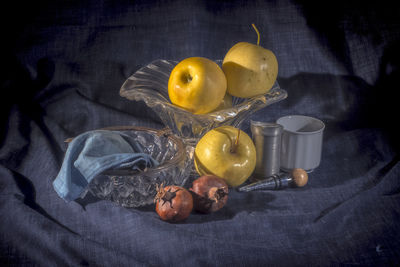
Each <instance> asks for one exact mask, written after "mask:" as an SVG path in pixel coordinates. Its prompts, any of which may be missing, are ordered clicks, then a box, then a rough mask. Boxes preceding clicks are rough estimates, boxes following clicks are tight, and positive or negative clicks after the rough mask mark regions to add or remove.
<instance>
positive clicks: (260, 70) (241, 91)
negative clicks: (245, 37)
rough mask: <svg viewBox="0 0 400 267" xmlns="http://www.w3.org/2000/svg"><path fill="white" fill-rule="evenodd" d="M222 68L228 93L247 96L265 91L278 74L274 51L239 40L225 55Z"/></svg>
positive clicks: (269, 87)
mask: <svg viewBox="0 0 400 267" xmlns="http://www.w3.org/2000/svg"><path fill="white" fill-rule="evenodd" d="M222 70H223V71H224V73H225V76H226V80H227V82H228V88H227V90H228V92H229V94H231V95H233V96H236V97H242V98H249V97H253V96H256V95H261V94H265V93H267V92H268V91H269V90H270V89H271V88H272V86H273V85H274V83H275V80H276V78H277V76H278V61H277V59H276V57H275V55H274V53H273V52H272V51H270V50H268V49H265V48H263V47H261V46H259V45H255V44H251V43H247V42H240V43H237V44H235V45H234V46H233V47H232V48H231V49H229V51H228V53H227V54H226V55H225V58H224V61H223V63H222Z"/></svg>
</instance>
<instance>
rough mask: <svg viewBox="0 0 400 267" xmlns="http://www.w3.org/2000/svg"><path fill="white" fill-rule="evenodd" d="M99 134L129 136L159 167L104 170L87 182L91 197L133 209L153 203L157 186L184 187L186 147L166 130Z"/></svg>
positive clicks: (135, 129) (121, 128) (132, 128)
mask: <svg viewBox="0 0 400 267" xmlns="http://www.w3.org/2000/svg"><path fill="white" fill-rule="evenodd" d="M102 130H110V131H118V132H122V133H124V134H126V135H129V136H132V137H133V138H135V140H136V141H137V142H138V143H140V144H141V145H142V147H143V148H144V152H145V153H147V154H150V155H151V156H152V157H153V158H154V159H156V160H157V161H158V162H159V163H160V165H158V166H157V167H155V168H149V169H147V170H145V171H133V170H129V169H113V170H107V171H105V172H103V173H102V174H101V175H98V176H97V177H95V178H94V179H93V180H92V181H91V182H90V184H89V187H88V191H89V192H90V193H92V194H93V195H94V196H96V197H98V198H100V199H105V200H110V201H113V202H116V203H117V204H119V205H121V206H123V207H130V208H133V207H140V206H144V205H148V204H151V203H153V199H154V196H155V195H156V184H161V183H164V185H169V184H174V185H179V186H184V185H185V183H186V181H187V179H188V177H189V174H190V168H188V165H190V162H189V160H188V158H187V153H186V145H185V144H184V143H183V142H182V140H181V139H180V138H178V137H176V136H174V135H173V134H172V133H171V131H170V130H169V129H163V130H155V129H149V128H144V127H135V126H116V127H108V128H103V129H102Z"/></svg>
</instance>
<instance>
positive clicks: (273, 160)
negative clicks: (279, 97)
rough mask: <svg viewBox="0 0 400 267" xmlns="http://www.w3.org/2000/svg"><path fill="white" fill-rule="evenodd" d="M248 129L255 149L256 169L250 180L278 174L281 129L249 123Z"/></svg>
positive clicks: (274, 125)
mask: <svg viewBox="0 0 400 267" xmlns="http://www.w3.org/2000/svg"><path fill="white" fill-rule="evenodd" d="M250 128H251V133H252V138H253V142H254V145H255V147H256V168H255V170H254V174H253V179H252V180H259V179H265V178H267V177H270V176H273V175H276V174H278V173H279V170H280V153H281V135H282V131H283V127H282V126H281V125H279V124H276V123H267V122H260V121H250Z"/></svg>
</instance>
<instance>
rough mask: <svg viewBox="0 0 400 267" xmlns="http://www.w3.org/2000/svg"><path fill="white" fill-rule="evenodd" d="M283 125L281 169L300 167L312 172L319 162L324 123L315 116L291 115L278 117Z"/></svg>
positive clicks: (288, 169)
mask: <svg viewBox="0 0 400 267" xmlns="http://www.w3.org/2000/svg"><path fill="white" fill-rule="evenodd" d="M276 123H278V124H280V125H282V126H283V133H282V146H281V157H280V164H281V169H282V170H283V171H286V172H288V171H290V170H292V169H294V168H301V169H304V170H305V171H307V172H312V171H313V170H314V169H315V168H317V167H318V166H319V164H320V162H321V154H322V140H323V132H324V129H325V124H324V123H323V122H322V121H321V120H319V119H316V118H313V117H308V116H302V115H291V116H285V117H281V118H279V119H278V120H277V121H276Z"/></svg>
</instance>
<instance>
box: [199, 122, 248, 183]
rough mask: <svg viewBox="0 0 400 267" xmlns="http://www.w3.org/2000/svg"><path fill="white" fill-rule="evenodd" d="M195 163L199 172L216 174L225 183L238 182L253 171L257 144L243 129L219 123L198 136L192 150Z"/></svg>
mask: <svg viewBox="0 0 400 267" xmlns="http://www.w3.org/2000/svg"><path fill="white" fill-rule="evenodd" d="M194 164H195V167H196V170H197V172H198V173H199V174H200V175H201V176H202V175H207V174H212V175H216V176H219V177H221V178H223V179H224V180H225V181H226V182H227V184H228V185H230V186H233V187H234V186H238V185H240V184H242V183H243V182H244V181H246V180H247V178H249V177H250V175H251V174H252V173H253V171H254V168H255V166H256V148H255V147H254V143H253V141H252V140H251V138H250V137H249V136H248V135H247V134H246V133H245V132H243V131H241V130H239V129H238V128H235V127H232V126H221V127H218V128H215V129H213V130H211V131H209V132H207V133H206V134H205V135H204V136H203V137H202V138H201V139H200V140H199V142H198V143H197V145H196V148H195V151H194Z"/></svg>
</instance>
